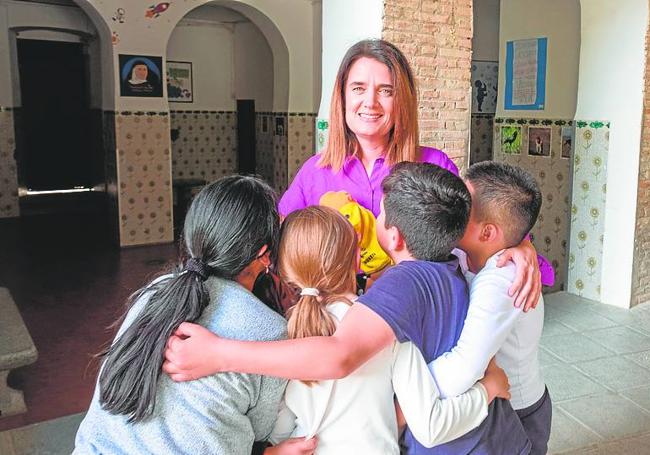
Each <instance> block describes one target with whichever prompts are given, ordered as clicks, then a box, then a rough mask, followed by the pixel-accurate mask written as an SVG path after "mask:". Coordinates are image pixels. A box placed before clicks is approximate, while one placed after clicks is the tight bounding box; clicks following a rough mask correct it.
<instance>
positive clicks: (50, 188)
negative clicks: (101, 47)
mask: <svg viewBox="0 0 650 455" xmlns="http://www.w3.org/2000/svg"><path fill="white" fill-rule="evenodd" d="M16 49H17V57H18V78H19V82H20V97H21V109H20V116H19V117H18V121H17V127H16V130H17V135H16V136H17V147H16V164H17V170H18V185H19V197H20V208H21V214H23V215H30V214H42V213H60V212H68V211H74V212H79V211H96V210H97V209H98V208H100V209H103V208H104V207H105V204H104V203H103V200H104V194H103V192H100V193H99V194H98V193H97V192H95V188H94V187H95V186H96V184H97V183H98V182H104V163H103V158H102V156H101V154H98V153H93V149H94V147H93V137H92V134H93V130H94V128H93V125H92V123H91V121H92V120H91V119H92V114H91V109H90V77H89V76H90V74H89V66H88V55H87V51H86V48H85V45H84V43H82V42H66V41H50V40H42V39H21V38H19V39H17V40H16ZM100 189H101V188H100Z"/></svg>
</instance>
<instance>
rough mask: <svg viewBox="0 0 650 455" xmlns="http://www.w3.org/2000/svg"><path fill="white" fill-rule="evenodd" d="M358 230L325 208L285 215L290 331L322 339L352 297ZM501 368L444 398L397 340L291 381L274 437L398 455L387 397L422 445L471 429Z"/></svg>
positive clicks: (417, 358)
mask: <svg viewBox="0 0 650 455" xmlns="http://www.w3.org/2000/svg"><path fill="white" fill-rule="evenodd" d="M357 258H358V251H357V236H356V233H355V231H354V229H353V228H352V226H351V225H350V223H348V222H347V220H346V219H345V218H344V217H343V216H341V215H340V214H339V213H337V212H335V211H334V210H332V209H329V208H327V207H308V208H306V209H303V210H298V211H295V212H293V213H291V214H290V215H289V216H288V217H287V219H286V220H285V221H284V223H283V225H282V236H281V240H280V249H279V259H278V261H279V262H278V265H279V272H280V276H281V277H282V278H283V279H284V280H286V281H287V282H288V283H289V284H291V285H292V286H294V287H295V288H296V289H299V290H300V297H299V300H298V302H297V303H296V304H295V305H294V306H293V307H291V308H290V310H289V312H288V315H289V323H288V332H289V338H306V337H314V336H329V335H332V334H333V333H334V332H335V331H336V327H337V325H338V324H339V322H340V321H341V320H342V319H343V318H344V317H345V314H346V313H347V311H348V309H349V308H350V306H351V305H352V303H353V302H354V300H356V296H355V294H354V291H355V286H356V277H355V271H356V270H357ZM506 386H507V379H506V377H505V374H504V373H503V371H501V370H500V369H497V368H494V367H493V366H492V367H491V368H489V369H488V371H487V372H486V376H485V377H484V378H483V379H482V380H481V383H480V384H479V383H477V384H476V385H474V386H473V387H472V388H471V389H470V390H469V391H467V392H466V393H464V394H462V395H460V396H459V397H454V398H450V399H444V400H442V399H440V395H439V393H438V390H437V387H436V385H435V383H434V381H433V378H432V376H431V374H430V373H429V370H428V368H427V365H426V364H425V362H424V359H423V357H422V354H421V353H420V351H419V350H418V349H417V348H416V347H415V345H414V344H413V343H410V342H408V343H402V344H400V343H397V342H394V343H393V344H392V346H390V347H387V348H385V349H383V350H382V351H380V352H379V353H377V354H376V355H375V356H373V357H372V358H371V359H370V360H368V361H367V362H366V363H365V364H363V365H362V366H361V367H359V368H358V369H357V370H356V371H355V372H354V373H352V374H350V375H349V376H347V377H345V378H342V379H338V380H325V381H316V382H314V381H311V382H310V381H307V382H305V381H299V380H291V381H289V385H288V386H287V389H286V392H285V399H284V406H283V407H282V410H281V412H280V415H279V417H278V421H277V423H276V426H275V429H274V431H273V433H272V434H271V438H270V440H271V441H272V442H279V441H282V440H284V439H286V438H288V437H290V436H306V437H311V436H313V435H318V448H317V450H316V453H317V454H321V455H325V454H345V453H349V454H353V453H354V454H357V453H358V454H361V453H368V454H371V453H373V454H374V453H377V454H378V453H381V454H395V455H397V454H399V446H398V442H397V439H398V438H397V436H398V426H397V418H396V410H395V404H394V401H393V395H394V394H395V395H396V396H397V399H398V400H399V403H400V405H401V408H402V410H403V412H404V416H405V418H406V422H407V423H408V425H409V428H410V429H411V431H412V432H413V434H414V435H415V436H416V437H417V438H418V440H420V442H421V443H422V444H424V445H425V446H427V447H431V446H433V445H438V444H441V443H444V442H447V441H450V440H453V439H455V438H457V437H459V436H462V435H463V434H465V433H467V432H468V431H470V430H472V429H473V428H475V427H477V426H478V425H479V424H480V423H481V422H482V421H483V419H484V418H485V417H486V416H487V405H488V403H489V402H490V401H492V399H493V398H494V397H495V395H499V396H506V397H507V396H508V394H507V388H506Z"/></svg>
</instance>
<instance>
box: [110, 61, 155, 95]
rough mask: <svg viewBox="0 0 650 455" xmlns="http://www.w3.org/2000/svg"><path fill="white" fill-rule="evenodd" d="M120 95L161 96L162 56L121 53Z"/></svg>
mask: <svg viewBox="0 0 650 455" xmlns="http://www.w3.org/2000/svg"><path fill="white" fill-rule="evenodd" d="M119 62H120V95H121V96H134V97H150V98H161V97H162V95H163V90H162V77H161V76H162V57H153V56H143V55H124V54H120V56H119Z"/></svg>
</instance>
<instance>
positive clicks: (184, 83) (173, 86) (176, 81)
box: [167, 61, 194, 103]
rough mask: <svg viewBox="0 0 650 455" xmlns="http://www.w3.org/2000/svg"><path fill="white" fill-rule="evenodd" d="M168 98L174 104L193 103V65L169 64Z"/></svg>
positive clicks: (170, 62)
mask: <svg viewBox="0 0 650 455" xmlns="http://www.w3.org/2000/svg"><path fill="white" fill-rule="evenodd" d="M167 98H168V99H169V101H172V102H174V103H191V102H193V100H194V91H193V88H192V64H191V63H190V62H173V61H168V62H167Z"/></svg>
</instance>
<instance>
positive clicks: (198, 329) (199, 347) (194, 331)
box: [163, 322, 220, 381]
mask: <svg viewBox="0 0 650 455" xmlns="http://www.w3.org/2000/svg"><path fill="white" fill-rule="evenodd" d="M219 343H220V338H219V337H217V336H216V335H215V334H214V333H212V332H210V331H209V330H208V329H206V328H205V327H202V326H200V325H197V324H192V323H189V322H183V323H182V324H181V325H180V326H179V327H178V329H176V332H174V335H172V336H171V337H170V338H169V340H167V348H166V349H165V362H164V363H163V371H164V372H165V373H167V374H168V375H169V376H170V377H171V378H172V379H173V380H174V381H191V380H194V379H199V378H202V377H204V376H209V375H211V374H215V373H219V372H220V371H219V363H218V361H219V355H218V354H217V353H216V352H215V351H216V349H215V348H216V347H217V346H218V344H219Z"/></svg>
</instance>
